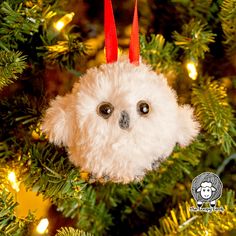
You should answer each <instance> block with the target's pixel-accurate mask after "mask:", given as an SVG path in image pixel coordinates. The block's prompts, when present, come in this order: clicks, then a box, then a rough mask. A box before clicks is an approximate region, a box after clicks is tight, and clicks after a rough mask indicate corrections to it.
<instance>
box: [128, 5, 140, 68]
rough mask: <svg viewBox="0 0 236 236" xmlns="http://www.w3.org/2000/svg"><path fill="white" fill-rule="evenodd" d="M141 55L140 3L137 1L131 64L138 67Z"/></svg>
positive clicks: (130, 54)
mask: <svg viewBox="0 0 236 236" xmlns="http://www.w3.org/2000/svg"><path fill="white" fill-rule="evenodd" d="M139 54H140V49H139V27H138V3H137V0H136V1H135V8H134V17H133V25H132V32H131V37H130V46H129V60H130V63H133V64H135V65H138V64H139Z"/></svg>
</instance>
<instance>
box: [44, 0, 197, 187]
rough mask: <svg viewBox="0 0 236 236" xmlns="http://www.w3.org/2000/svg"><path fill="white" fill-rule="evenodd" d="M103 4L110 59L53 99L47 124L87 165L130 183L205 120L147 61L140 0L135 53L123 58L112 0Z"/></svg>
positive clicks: (48, 130) (52, 137) (77, 163)
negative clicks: (199, 120)
mask: <svg viewBox="0 0 236 236" xmlns="http://www.w3.org/2000/svg"><path fill="white" fill-rule="evenodd" d="M104 5H105V14H104V16H105V23H104V25H105V47H106V59H107V63H106V64H103V65H101V66H99V67H98V68H91V69H89V70H88V71H87V72H86V73H85V74H84V75H83V76H82V77H81V78H80V79H79V82H77V83H75V85H74V87H73V90H72V92H71V93H69V94H67V95H65V96H63V97H62V96H57V97H56V99H55V100H53V101H51V104H50V107H49V108H48V109H47V110H46V114H45V117H44V120H43V124H42V129H43V131H44V132H45V133H46V134H47V135H48V137H49V141H50V142H53V143H55V144H56V145H61V144H62V145H64V146H66V147H67V148H68V154H69V159H70V161H71V162H72V163H73V164H74V165H75V166H79V167H80V168H81V171H86V172H89V173H91V174H92V175H93V176H95V178H96V179H100V178H103V179H108V180H110V181H113V182H121V183H129V182H131V181H134V180H141V179H142V177H143V176H144V175H145V173H146V172H147V171H149V170H152V169H153V168H154V166H155V168H157V167H158V165H159V163H160V162H161V161H163V160H165V159H166V158H167V157H168V156H169V155H170V154H171V152H172V150H173V148H174V147H175V145H176V143H178V144H180V145H181V146H186V145H188V144H189V143H190V142H191V141H192V140H193V139H194V137H195V136H196V135H197V134H198V130H199V124H198V123H197V121H196V120H194V117H193V109H192V108H191V107H190V106H189V105H184V106H179V105H178V103H177V99H176V93H175V92H174V91H173V90H172V89H171V88H170V87H169V86H168V84H167V80H166V78H165V77H164V76H163V75H157V74H156V73H155V72H154V71H153V70H152V69H151V67H150V66H148V65H146V64H145V63H143V62H141V59H140V56H139V37H138V15H137V1H136V3H135V10H134V18H133V26H132V33H131V42H130V49H129V57H128V58H125V59H124V58H123V59H120V60H117V51H118V50H117V49H118V44H117V37H116V27H115V21H114V16H113V11H112V5H111V1H110V0H105V1H104Z"/></svg>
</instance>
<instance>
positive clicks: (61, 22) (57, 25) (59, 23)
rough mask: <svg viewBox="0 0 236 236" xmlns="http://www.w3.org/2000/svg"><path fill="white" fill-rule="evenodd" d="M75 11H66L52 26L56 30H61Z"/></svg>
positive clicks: (70, 19)
mask: <svg viewBox="0 0 236 236" xmlns="http://www.w3.org/2000/svg"><path fill="white" fill-rule="evenodd" d="M74 15H75V13H74V12H71V13H68V14H66V15H64V16H63V17H61V18H60V19H59V20H58V21H57V22H56V23H55V24H54V27H55V29H56V30H57V31H61V30H62V29H63V28H64V27H65V26H66V25H68V24H69V23H70V22H71V21H72V19H73V17H74Z"/></svg>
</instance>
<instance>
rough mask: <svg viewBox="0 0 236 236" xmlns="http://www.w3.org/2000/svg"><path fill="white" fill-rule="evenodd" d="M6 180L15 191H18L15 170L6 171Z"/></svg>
mask: <svg viewBox="0 0 236 236" xmlns="http://www.w3.org/2000/svg"><path fill="white" fill-rule="evenodd" d="M8 180H9V182H10V183H11V186H12V188H13V189H14V190H16V192H19V191H20V189H19V182H18V181H17V180H16V174H15V172H13V171H11V172H9V173H8Z"/></svg>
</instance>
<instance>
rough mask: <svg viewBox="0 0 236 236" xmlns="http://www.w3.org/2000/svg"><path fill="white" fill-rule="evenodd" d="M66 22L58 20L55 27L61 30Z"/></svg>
mask: <svg viewBox="0 0 236 236" xmlns="http://www.w3.org/2000/svg"><path fill="white" fill-rule="evenodd" d="M64 26H65V24H64V23H63V22H62V21H58V22H57V23H56V24H55V28H56V29H57V30H58V31H61V30H62V29H63V28H64Z"/></svg>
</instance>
